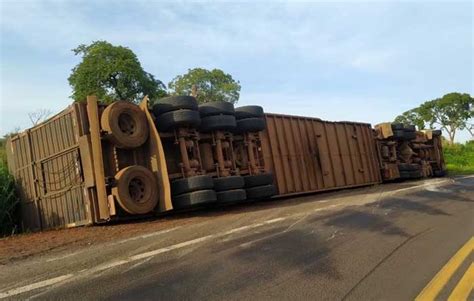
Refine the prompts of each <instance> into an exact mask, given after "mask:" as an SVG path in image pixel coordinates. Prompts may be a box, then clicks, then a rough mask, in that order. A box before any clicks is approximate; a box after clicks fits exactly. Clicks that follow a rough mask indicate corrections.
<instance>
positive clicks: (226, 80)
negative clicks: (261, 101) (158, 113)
mask: <svg viewBox="0 0 474 301" xmlns="http://www.w3.org/2000/svg"><path fill="white" fill-rule="evenodd" d="M193 85H194V86H195V87H196V90H197V95H196V98H197V100H198V102H199V103H203V102H210V101H228V102H231V103H236V102H237V101H238V100H239V96H240V83H239V81H235V80H234V79H233V78H232V76H231V75H230V74H226V73H224V71H222V70H219V69H213V70H210V71H209V70H206V69H202V68H195V69H189V70H188V72H187V73H186V74H183V75H178V76H176V77H175V78H174V79H173V80H172V81H171V82H170V83H169V84H168V87H169V88H170V89H171V90H172V91H171V92H172V94H174V95H190V94H191V92H192V89H193Z"/></svg>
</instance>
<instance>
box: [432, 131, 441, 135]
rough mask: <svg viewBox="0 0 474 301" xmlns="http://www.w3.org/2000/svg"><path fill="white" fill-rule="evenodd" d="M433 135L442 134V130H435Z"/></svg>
mask: <svg viewBox="0 0 474 301" xmlns="http://www.w3.org/2000/svg"><path fill="white" fill-rule="evenodd" d="M432 135H433V136H441V130H433V132H432Z"/></svg>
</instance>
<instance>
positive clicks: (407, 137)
mask: <svg viewBox="0 0 474 301" xmlns="http://www.w3.org/2000/svg"><path fill="white" fill-rule="evenodd" d="M403 139H404V140H413V139H416V132H403Z"/></svg>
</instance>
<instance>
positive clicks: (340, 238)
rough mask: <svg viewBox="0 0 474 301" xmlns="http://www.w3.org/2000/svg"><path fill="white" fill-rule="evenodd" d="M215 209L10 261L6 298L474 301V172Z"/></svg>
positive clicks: (3, 273)
mask: <svg viewBox="0 0 474 301" xmlns="http://www.w3.org/2000/svg"><path fill="white" fill-rule="evenodd" d="M214 211H215V212H214V214H215V218H213V219H203V221H202V222H199V221H198V222H196V223H193V224H183V225H182V226H179V225H178V226H174V227H173V228H169V229H165V230H162V231H160V232H154V233H147V234H145V235H141V236H135V237H131V238H128V239H126V240H121V241H114V242H109V243H104V244H101V245H98V246H91V247H89V248H87V247H86V248H81V249H71V250H67V251H61V252H59V253H58V252H50V253H47V254H44V255H41V256H39V255H38V256H33V257H30V258H27V259H24V260H19V261H15V262H13V263H8V264H6V265H4V266H0V278H1V279H2V281H0V298H5V299H25V298H31V299H39V300H43V299H46V300H94V299H102V300H137V299H140V300H222V299H226V300H267V299H268V300H270V299H283V300H295V299H310V300H413V299H415V298H417V299H418V300H432V299H433V298H438V299H440V300H445V299H448V298H451V300H463V299H468V298H470V299H471V300H472V299H473V298H474V293H473V292H472V283H474V267H473V265H472V262H473V256H474V255H473V247H474V239H473V236H474V218H473V217H474V177H464V178H457V179H448V178H446V179H430V180H426V181H416V182H409V183H396V184H389V185H380V186H374V187H369V188H362V189H356V190H350V191H340V192H332V193H323V194H318V195H312V196H305V197H298V198H291V199H283V200H274V201H270V202H261V203H256V204H248V205H247V206H233V207H228V208H223V209H215V210H214ZM177 218H179V217H177Z"/></svg>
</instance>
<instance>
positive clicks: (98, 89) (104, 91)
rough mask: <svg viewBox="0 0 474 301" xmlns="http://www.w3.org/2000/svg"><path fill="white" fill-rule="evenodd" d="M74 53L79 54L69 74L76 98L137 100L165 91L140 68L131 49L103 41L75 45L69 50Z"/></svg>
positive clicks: (158, 94)
mask: <svg viewBox="0 0 474 301" xmlns="http://www.w3.org/2000/svg"><path fill="white" fill-rule="evenodd" d="M73 52H74V53H75V55H82V62H81V63H79V64H78V65H77V66H76V67H74V69H72V73H71V75H70V76H69V79H68V80H69V84H70V85H71V87H72V89H73V94H72V96H71V97H72V98H73V99H74V100H76V101H82V100H85V99H86V96H87V95H92V94H94V95H96V96H97V97H98V98H99V99H100V100H103V101H105V102H111V101H114V100H128V101H132V102H139V101H140V100H141V99H142V98H143V97H144V96H145V95H148V96H149V97H150V98H153V97H160V96H163V95H165V94H166V92H165V90H164V89H165V86H164V85H163V83H162V82H161V81H159V80H157V79H155V78H154V76H153V75H151V74H150V73H147V72H145V71H144V70H143V68H142V66H141V65H140V62H139V61H138V58H137V56H136V55H135V54H134V53H133V51H132V50H130V49H128V48H126V47H122V46H114V45H112V44H110V43H108V42H106V41H96V42H93V43H92V44H90V45H84V44H82V45H79V46H78V47H77V48H75V49H73Z"/></svg>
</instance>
